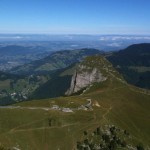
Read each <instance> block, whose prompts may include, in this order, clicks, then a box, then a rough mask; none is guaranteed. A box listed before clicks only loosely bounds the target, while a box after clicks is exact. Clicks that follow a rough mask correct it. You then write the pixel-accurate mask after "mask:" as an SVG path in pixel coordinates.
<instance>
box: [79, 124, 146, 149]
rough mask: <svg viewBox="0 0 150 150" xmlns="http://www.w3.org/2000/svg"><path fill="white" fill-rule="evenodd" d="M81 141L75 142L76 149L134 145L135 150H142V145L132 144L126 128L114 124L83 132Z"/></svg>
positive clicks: (116, 147)
mask: <svg viewBox="0 0 150 150" xmlns="http://www.w3.org/2000/svg"><path fill="white" fill-rule="evenodd" d="M83 135H84V139H83V141H78V142H77V150H116V149H118V148H119V149H122V148H125V149H128V147H134V148H135V149H137V150H144V147H143V145H141V144H139V145H137V146H132V145H131V143H130V135H129V132H128V131H127V130H121V129H119V128H117V127H115V126H114V125H112V126H110V125H108V126H106V127H103V128H102V127H97V128H96V129H95V130H94V131H93V132H92V133H88V131H84V132H83Z"/></svg>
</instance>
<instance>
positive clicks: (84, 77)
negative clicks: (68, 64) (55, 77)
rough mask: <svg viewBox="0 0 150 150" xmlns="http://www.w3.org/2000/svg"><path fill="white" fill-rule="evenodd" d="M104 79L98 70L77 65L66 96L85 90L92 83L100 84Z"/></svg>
mask: <svg viewBox="0 0 150 150" xmlns="http://www.w3.org/2000/svg"><path fill="white" fill-rule="evenodd" d="M106 79H107V77H105V76H103V74H102V73H101V71H100V70H99V69H98V68H96V67H88V66H86V65H79V66H78V68H77V69H76V71H75V73H74V75H73V77H72V80H71V86H70V88H69V89H68V91H67V92H66V95H71V94H73V93H76V92H78V91H80V90H82V89H83V88H86V87H87V86H89V85H91V84H92V83H95V82H102V81H104V80H106Z"/></svg>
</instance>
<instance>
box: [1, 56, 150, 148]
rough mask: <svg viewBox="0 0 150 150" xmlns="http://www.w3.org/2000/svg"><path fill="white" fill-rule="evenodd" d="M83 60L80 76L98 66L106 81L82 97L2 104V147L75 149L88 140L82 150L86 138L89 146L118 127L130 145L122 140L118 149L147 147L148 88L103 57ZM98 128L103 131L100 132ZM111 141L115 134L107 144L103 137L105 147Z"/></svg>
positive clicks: (89, 88) (149, 135)
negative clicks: (129, 81)
mask: <svg viewBox="0 0 150 150" xmlns="http://www.w3.org/2000/svg"><path fill="white" fill-rule="evenodd" d="M81 64H82V65H84V67H82V70H81V68H80V69H79V70H78V71H79V72H78V73H79V74H80V76H78V77H77V78H78V79H79V78H80V77H81V75H83V74H84V73H85V72H86V73H87V72H89V74H91V73H92V70H93V69H94V68H97V69H98V71H100V72H101V73H102V74H103V76H105V77H107V79H106V80H104V81H100V82H92V83H91V84H90V85H89V86H86V87H87V88H86V90H85V91H84V92H83V91H82V93H81V94H80V95H74V96H67V97H58V98H51V99H43V100H33V101H28V102H21V103H17V104H15V105H12V106H9V107H2V108H0V118H1V119H0V135H1V136H0V143H1V144H2V146H3V147H6V148H14V149H28V150H33V149H36V150H41V149H45V150H46V149H53V150H58V149H59V150H71V149H78V147H77V146H79V143H80V144H81V143H82V141H84V142H85V144H83V145H82V148H85V147H86V145H87V138H88V140H89V141H88V142H89V143H88V144H92V143H94V142H95V143H97V142H99V141H97V138H98V139H99V140H100V139H102V138H103V137H104V135H105V137H106V136H107V137H109V138H111V137H112V135H110V131H111V130H110V128H111V127H115V129H117V133H116V134H117V135H118V132H120V133H119V135H120V140H122V139H124V143H126V144H123V145H122V144H121V145H119V144H118V145H117V147H116V149H117V150H119V149H137V148H139V145H142V147H144V149H149V147H150V145H149V144H150V130H149V126H150V119H149V118H150V116H149V114H150V101H149V100H150V93H149V91H146V90H144V89H140V88H137V87H134V86H131V85H129V84H127V83H126V82H125V81H124V79H123V78H122V76H121V75H120V74H119V73H118V72H117V71H116V70H115V69H114V68H113V67H112V65H111V64H110V63H109V62H108V61H107V60H106V59H105V58H102V57H99V56H93V57H88V58H86V59H85V61H83V62H82V63H81ZM81 64H80V65H81ZM82 65H81V66H82ZM81 66H80V67H81ZM85 66H86V68H85ZM82 77H83V76H82ZM94 81H95V80H94ZM60 85H61V83H60ZM95 129H100V130H101V131H102V133H101V134H99V135H98V134H97V131H98V130H96V132H95ZM122 133H125V134H122ZM102 134H103V135H102ZM91 135H92V137H93V138H92V139H91ZM112 140H113V141H114V140H115V138H113V139H110V141H108V142H107V143H104V140H102V141H101V140H100V142H102V143H101V144H102V147H103V148H106V147H107V146H109V144H110V143H109V142H111V141H112ZM96 141H97V142H96ZM121 142H123V141H121ZM107 144H108V145H107ZM95 149H96V148H95Z"/></svg>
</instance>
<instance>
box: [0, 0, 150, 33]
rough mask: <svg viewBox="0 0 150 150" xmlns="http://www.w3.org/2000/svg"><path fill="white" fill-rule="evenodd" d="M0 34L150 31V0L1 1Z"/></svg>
mask: <svg viewBox="0 0 150 150" xmlns="http://www.w3.org/2000/svg"><path fill="white" fill-rule="evenodd" d="M0 33H31V34H32V33H35V34H150V0H0Z"/></svg>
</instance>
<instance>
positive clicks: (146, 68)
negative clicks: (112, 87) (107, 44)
mask: <svg viewBox="0 0 150 150" xmlns="http://www.w3.org/2000/svg"><path fill="white" fill-rule="evenodd" d="M107 59H108V60H109V61H110V62H111V63H112V64H113V65H114V67H115V68H116V69H117V70H118V71H119V72H120V73H121V74H122V75H123V76H124V78H125V79H126V80H127V81H128V82H129V83H131V84H134V85H136V86H139V87H142V88H150V43H142V44H134V45H131V46H129V47H127V48H126V49H123V50H120V51H118V52H114V53H113V54H112V55H110V56H107Z"/></svg>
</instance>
